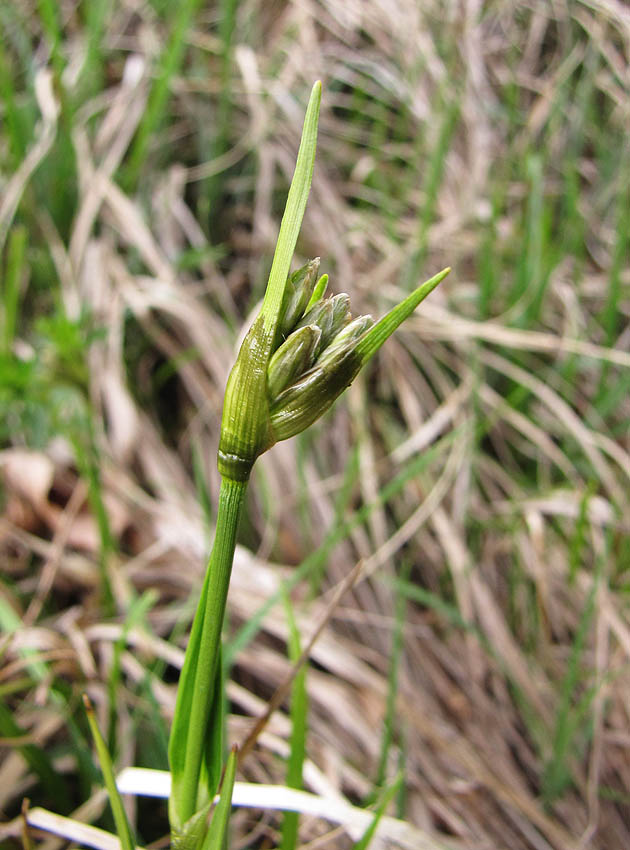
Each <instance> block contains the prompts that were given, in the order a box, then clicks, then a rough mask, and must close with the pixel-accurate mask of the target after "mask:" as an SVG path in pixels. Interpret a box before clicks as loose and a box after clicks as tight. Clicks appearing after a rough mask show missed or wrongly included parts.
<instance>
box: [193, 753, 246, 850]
mask: <svg viewBox="0 0 630 850" xmlns="http://www.w3.org/2000/svg"><path fill="white" fill-rule="evenodd" d="M236 753H237V748H236V747H233V748H232V751H231V752H230V755H229V756H228V760H227V764H226V766H225V774H224V776H223V782H222V783H221V791H220V797H219V802H218V803H217V805H216V807H215V809H214V812H213V813H212V820H211V821H210V826H209V827H208V831H207V833H206V836H205V838H204V840H203V843H202V845H201V848H200V850H223V848H224V846H225V839H226V836H227V830H228V826H229V823H230V814H231V813H232V792H233V790H234V778H235V776H236Z"/></svg>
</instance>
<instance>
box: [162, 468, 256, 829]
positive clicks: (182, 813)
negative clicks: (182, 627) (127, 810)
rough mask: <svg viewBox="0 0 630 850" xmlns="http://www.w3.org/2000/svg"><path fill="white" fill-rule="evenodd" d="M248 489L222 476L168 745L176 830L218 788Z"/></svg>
mask: <svg viewBox="0 0 630 850" xmlns="http://www.w3.org/2000/svg"><path fill="white" fill-rule="evenodd" d="M244 494H245V484H243V483H238V482H233V481H223V483H222V485H221V494H220V497H219V513H218V516H217V531H216V537H215V542H214V546H213V547H212V554H211V556H210V563H209V565H208V570H207V572H206V578H205V580H204V584H203V589H202V591H201V598H200V600H199V606H198V608H197V612H196V614H195V619H194V621H193V627H192V631H191V635H190V639H189V641H188V647H187V648H186V657H185V659H184V666H183V668H182V672H181V675H180V679H179V687H178V689H177V702H176V705H175V715H174V717H173V725H172V728H171V737H170V739H169V745H168V756H169V763H170V767H171V776H172V782H173V787H172V791H171V796H170V799H169V820H170V823H171V830H173V831H181V830H182V829H183V827H184V824H186V822H187V821H189V820H190V818H191V817H192V816H193V815H194V814H195V812H197V811H199V809H201V808H203V806H204V805H205V804H206V803H207V802H208V800H209V799H211V798H212V796H213V795H214V793H215V790H216V778H217V774H218V772H219V771H220V764H221V762H220V753H219V751H218V746H219V745H218V741H217V734H218V732H217V730H218V729H219V728H220V727H221V726H222V719H221V717H220V716H218V713H220V712H221V709H222V700H221V699H220V698H219V694H218V687H219V685H220V682H218V677H219V673H218V671H219V665H220V660H221V630H222V626H223V615H224V612H225V603H226V599H227V591H228V584H229V581H230V573H231V570H232V559H233V557H234V547H235V545H236V531H237V528H238V520H239V516H240V511H241V507H242V503H243V498H244Z"/></svg>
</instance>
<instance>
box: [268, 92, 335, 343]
mask: <svg viewBox="0 0 630 850" xmlns="http://www.w3.org/2000/svg"><path fill="white" fill-rule="evenodd" d="M321 98H322V84H321V82H320V81H319V80H318V81H317V82H316V83H315V85H314V86H313V89H312V91H311V97H310V100H309V102H308V107H307V110H306V117H305V118H304V128H303V130H302V140H301V142H300V148H299V150H298V155H297V162H296V164H295V171H294V173H293V180H292V181H291V188H290V189H289V195H288V197H287V204H286V207H285V210H284V215H283V216H282V222H281V224H280V233H279V234H278V242H277V243H276V250H275V253H274V255H273V262H272V264H271V271H270V272H269V282H268V283H267V290H266V292H265V299H264V301H263V305H262V310H261V315H262V316H263V317H264V321H265V326H266V329H267V331H268V333H270V334H271V338H272V339H273V335H274V334H275V330H276V325H277V322H278V315H279V312H280V308H281V306H282V299H283V296H284V287H285V285H286V281H287V277H288V275H289V270H290V268H291V260H292V258H293V252H294V251H295V244H296V242H297V238H298V235H299V233H300V227H301V226H302V219H303V218H304V211H305V209H306V201H307V200H308V195H309V192H310V189H311V181H312V179H313V166H314V164H315V149H316V147H317V124H318V121H319V106H320V102H321Z"/></svg>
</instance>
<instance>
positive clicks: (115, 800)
mask: <svg viewBox="0 0 630 850" xmlns="http://www.w3.org/2000/svg"><path fill="white" fill-rule="evenodd" d="M83 704H84V705H85V711H86V713H87V719H88V723H89V724H90V731H91V733H92V738H93V739H94V745H95V746H96V752H97V755H98V760H99V762H100V765H101V770H102V771H103V779H104V780H105V787H106V788H107V793H108V794H109V804H110V806H111V807H112V814H113V815H114V823H115V824H116V832H117V833H118V837H119V839H120V843H121V845H122V850H135V846H136V843H135V840H134V837H133V833H132V831H131V826H130V824H129V821H128V820H127V813H126V812H125V807H124V806H123V801H122V797H121V796H120V793H119V791H118V788H117V787H116V778H115V776H114V769H113V766H112V760H111V758H110V756H109V751H108V749H107V747H106V746H105V741H104V739H103V736H102V735H101V730H100V729H99V728H98V723H97V722H96V717H95V716H94V708H93V707H92V703H91V702H90V699H89V697H88V696H87V694H84V695H83Z"/></svg>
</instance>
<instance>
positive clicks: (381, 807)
mask: <svg viewBox="0 0 630 850" xmlns="http://www.w3.org/2000/svg"><path fill="white" fill-rule="evenodd" d="M402 779H403V777H402V774H399V775H398V776H397V777H396V779H395V781H394V782H393V783H392V785H391V786H390V787H389V788H388V789H387V791H386V792H385V794H384V795H383V799H382V800H381V802H380V803H379V804H378V807H377V809H376V811H375V812H374V818H373V819H372V823H371V824H370V825H369V826H368V828H367V829H366V830H365V832H364V833H363V835H362V836H361V838H360V839H359V840H358V841H357V842H356V843H355V844H353V845H352V850H367V848H368V847H369V846H370V842H371V841H372V839H373V838H374V834H375V833H376V830H377V829H378V825H379V823H380V821H381V818H382V817H383V815H384V814H385V810H386V809H387V806H388V805H389V804H390V802H391V801H392V800H393V799H394V797H395V796H396V795H397V794H398V790H399V788H400V786H401V784H402Z"/></svg>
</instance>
